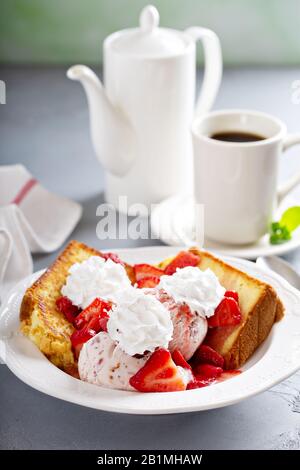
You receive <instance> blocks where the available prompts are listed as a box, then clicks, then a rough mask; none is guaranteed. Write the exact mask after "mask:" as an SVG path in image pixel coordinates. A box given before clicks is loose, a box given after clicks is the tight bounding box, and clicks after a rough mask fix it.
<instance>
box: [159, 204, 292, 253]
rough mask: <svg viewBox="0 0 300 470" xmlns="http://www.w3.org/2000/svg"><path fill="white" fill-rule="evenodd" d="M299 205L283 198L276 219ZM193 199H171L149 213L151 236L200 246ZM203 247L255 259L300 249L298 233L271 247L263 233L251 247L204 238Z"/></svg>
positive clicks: (179, 243) (177, 244) (267, 237)
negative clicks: (196, 231)
mask: <svg viewBox="0 0 300 470" xmlns="http://www.w3.org/2000/svg"><path fill="white" fill-rule="evenodd" d="M294 205H299V202H298V201H295V200H294V199H292V198H291V197H286V198H285V199H284V200H283V201H282V203H281V205H280V207H279V208H278V211H277V213H276V218H278V219H279V218H280V215H281V213H282V212H283V211H284V210H285V209H287V208H288V207H291V206H294ZM194 223H195V222H194V200H193V197H192V196H183V195H180V196H173V197H171V198H168V199H165V200H164V201H163V202H161V203H160V204H159V205H157V207H156V208H155V209H154V210H153V212H152V214H151V230H152V234H153V235H154V236H155V237H156V238H159V239H160V240H162V241H163V242H164V243H166V244H167V245H170V246H182V245H184V246H192V245H198V246H199V244H201V240H200V241H199V240H197V239H196V235H195V226H194ZM203 246H204V248H206V249H207V250H211V251H214V252H216V253H219V254H220V255H224V256H236V257H238V258H245V259H256V258H257V257H258V256H271V255H283V254H284V253H287V252H289V251H292V250H294V249H295V248H298V247H299V246H300V230H299V229H297V230H295V231H294V232H293V235H292V239H291V240H289V241H287V242H286V243H282V244H280V245H271V244H270V242H269V235H268V234H265V235H264V236H263V237H262V238H261V239H260V240H258V241H257V242H256V243H253V244H251V245H226V244H222V243H218V242H214V241H212V240H208V239H204V241H203Z"/></svg>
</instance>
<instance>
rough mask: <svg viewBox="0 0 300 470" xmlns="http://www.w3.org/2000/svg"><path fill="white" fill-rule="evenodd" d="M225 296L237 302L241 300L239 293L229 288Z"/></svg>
mask: <svg viewBox="0 0 300 470" xmlns="http://www.w3.org/2000/svg"><path fill="white" fill-rule="evenodd" d="M224 297H230V298H232V299H234V300H235V301H236V302H237V303H238V302H239V294H238V293H237V292H236V291H235V290H227V291H226V292H225V294H224Z"/></svg>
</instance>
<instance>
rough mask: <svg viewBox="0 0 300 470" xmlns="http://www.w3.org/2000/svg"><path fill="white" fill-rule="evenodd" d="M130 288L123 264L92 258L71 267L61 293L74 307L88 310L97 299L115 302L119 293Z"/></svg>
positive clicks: (97, 257) (96, 257)
mask: <svg viewBox="0 0 300 470" xmlns="http://www.w3.org/2000/svg"><path fill="white" fill-rule="evenodd" d="M129 286H131V283H130V280H129V278H128V276H127V273H126V270H125V268H124V267H123V266H122V265H121V264H118V263H114V262H113V261H112V260H111V259H108V260H107V261H105V259H104V258H101V256H91V257H90V258H88V259H87V260H85V261H83V262H82V263H75V264H73V266H71V268H70V269H69V276H68V277H67V281H66V284H65V285H64V286H63V288H62V290H61V292H62V295H65V296H67V297H68V298H69V299H70V300H71V302H72V303H73V304H74V305H77V306H78V307H81V308H86V307H88V305H90V304H91V303H92V302H93V300H95V298H96V297H101V298H102V299H104V300H110V301H112V302H115V298H116V294H117V293H118V291H119V290H120V289H126V288H127V287H129Z"/></svg>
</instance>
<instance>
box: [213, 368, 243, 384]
mask: <svg viewBox="0 0 300 470" xmlns="http://www.w3.org/2000/svg"><path fill="white" fill-rule="evenodd" d="M241 373H242V371H241V370H238V369H234V370H224V371H223V372H222V374H221V375H220V376H219V377H218V379H217V381H218V382H224V380H228V379H232V378H233V377H236V376H237V375H240V374H241Z"/></svg>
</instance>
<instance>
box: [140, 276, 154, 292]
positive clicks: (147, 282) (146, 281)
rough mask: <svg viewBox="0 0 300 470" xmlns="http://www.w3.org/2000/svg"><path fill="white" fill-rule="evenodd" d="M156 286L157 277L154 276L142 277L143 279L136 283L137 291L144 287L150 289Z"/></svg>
mask: <svg viewBox="0 0 300 470" xmlns="http://www.w3.org/2000/svg"><path fill="white" fill-rule="evenodd" d="M157 284H159V277H156V276H149V277H144V278H143V279H140V280H139V281H137V283H136V285H137V287H138V288H139V289H143V288H146V287H147V288H149V289H151V288H152V287H155V286H157Z"/></svg>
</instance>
